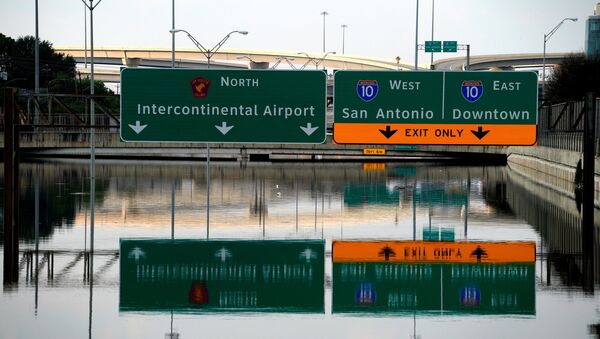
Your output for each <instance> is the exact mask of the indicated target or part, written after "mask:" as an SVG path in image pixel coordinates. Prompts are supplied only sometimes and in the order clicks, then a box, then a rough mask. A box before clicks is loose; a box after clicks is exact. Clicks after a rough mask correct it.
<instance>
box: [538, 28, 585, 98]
mask: <svg viewBox="0 0 600 339" xmlns="http://www.w3.org/2000/svg"><path fill="white" fill-rule="evenodd" d="M565 21H573V22H576V21H577V18H564V19H562V21H561V22H559V23H558V25H556V26H554V28H553V29H552V30H551V31H550V32H548V33H547V34H544V56H543V58H542V100H544V96H545V95H546V92H545V89H546V43H547V42H548V40H550V38H551V37H552V35H554V33H556V31H557V30H558V29H559V28H560V26H562V24H563V23H564V22H565Z"/></svg>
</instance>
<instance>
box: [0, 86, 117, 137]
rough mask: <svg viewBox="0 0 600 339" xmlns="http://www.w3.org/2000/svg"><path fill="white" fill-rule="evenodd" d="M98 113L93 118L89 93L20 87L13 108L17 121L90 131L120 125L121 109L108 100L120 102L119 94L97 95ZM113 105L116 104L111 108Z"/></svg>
mask: <svg viewBox="0 0 600 339" xmlns="http://www.w3.org/2000/svg"><path fill="white" fill-rule="evenodd" d="M93 97H94V102H95V107H96V109H95V115H94V121H93V122H91V121H90V100H91V98H92V96H91V95H89V94H79V95H77V94H38V95H35V94H33V93H31V92H28V91H23V90H20V91H19V92H18V93H17V95H16V96H15V100H14V101H13V102H14V107H13V110H12V111H14V112H15V114H16V116H15V122H17V123H18V124H20V125H24V126H28V125H42V126H47V127H49V128H50V130H51V131H52V132H54V133H56V132H61V127H62V128H64V132H66V133H72V132H74V131H76V130H81V131H87V130H88V129H89V126H90V125H93V126H103V127H112V128H116V131H118V127H119V124H120V122H119V111H118V110H119V108H118V107H116V108H115V105H114V104H112V105H111V104H110V103H109V102H108V100H113V101H116V102H117V103H118V99H119V97H118V96H115V95H94V96H93ZM2 105H3V103H1V102H0V131H3V130H4V111H5V108H4V107H1V106H2ZM111 106H112V107H111Z"/></svg>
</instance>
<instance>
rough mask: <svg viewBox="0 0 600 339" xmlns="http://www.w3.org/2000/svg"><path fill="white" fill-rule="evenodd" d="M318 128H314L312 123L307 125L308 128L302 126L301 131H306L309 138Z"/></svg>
mask: <svg viewBox="0 0 600 339" xmlns="http://www.w3.org/2000/svg"><path fill="white" fill-rule="evenodd" d="M318 128H319V126H315V127H312V124H311V123H310V122H309V123H308V124H307V125H306V127H305V126H300V129H302V130H303V131H304V133H306V135H308V136H310V135H311V134H313V133H314V132H315V131H316V130H317V129H318Z"/></svg>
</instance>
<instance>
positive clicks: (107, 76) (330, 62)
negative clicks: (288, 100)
mask: <svg viewBox="0 0 600 339" xmlns="http://www.w3.org/2000/svg"><path fill="white" fill-rule="evenodd" d="M55 50H56V51H57V52H59V53H64V54H66V55H71V56H73V57H74V58H75V60H76V61H77V62H78V63H84V62H85V60H86V55H87V61H88V62H89V61H90V53H89V51H87V53H86V50H85V49H83V48H81V47H56V48H55ZM171 55H172V54H171V50H170V49H165V48H109V47H99V48H95V49H94V63H95V64H96V65H98V67H96V69H95V72H94V74H95V78H96V79H98V80H102V81H105V82H115V83H116V82H119V81H120V78H119V69H118V68H117V67H115V66H128V67H137V66H142V67H171ZM567 55H568V53H548V54H547V55H546V65H547V66H549V67H554V66H555V65H557V64H559V63H560V62H561V60H562V59H563V58H564V57H565V56H567ZM542 62H543V55H542V54H541V53H533V54H497V55H481V56H472V57H471V58H470V69H471V70H508V69H510V70H512V69H519V68H540V67H541V66H542ZM466 63H467V60H466V58H465V57H456V58H448V59H440V60H437V61H435V62H434V65H435V68H436V69H438V70H454V71H460V70H464V69H466ZM211 64H212V65H213V66H215V67H218V68H221V69H248V68H262V69H265V68H276V67H279V66H280V65H284V67H286V68H289V69H312V68H323V67H324V68H327V69H347V70H412V69H414V65H412V64H408V63H405V62H397V61H396V60H395V59H394V60H384V59H377V58H369V57H362V56H349V55H337V54H326V55H324V54H323V53H304V52H301V53H298V52H291V51H255V50H234V49H223V50H220V51H219V52H217V53H215V54H214V55H213V57H212V58H211ZM175 66H176V67H186V68H187V67H194V68H206V67H207V62H206V58H205V57H204V55H203V54H202V53H200V52H199V51H198V50H197V49H178V50H176V52H175ZM428 69H429V68H428V67H426V66H422V67H420V68H419V70H428ZM79 71H80V72H81V73H82V74H86V73H88V72H89V68H85V67H83V68H80V69H79Z"/></svg>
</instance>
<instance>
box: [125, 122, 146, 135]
mask: <svg viewBox="0 0 600 339" xmlns="http://www.w3.org/2000/svg"><path fill="white" fill-rule="evenodd" d="M129 127H131V129H132V130H133V131H134V132H135V133H136V134H140V132H142V131H143V130H144V128H146V127H148V125H140V121H139V120H137V121H136V122H135V125H131V124H130V125H129Z"/></svg>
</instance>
